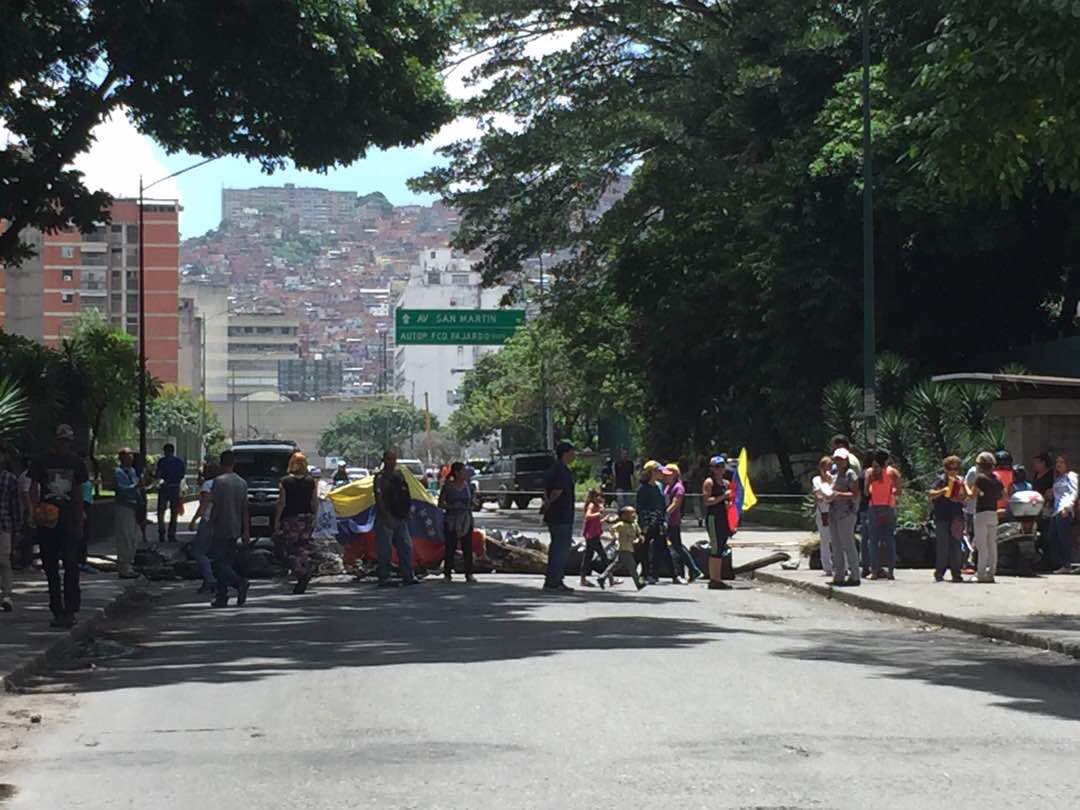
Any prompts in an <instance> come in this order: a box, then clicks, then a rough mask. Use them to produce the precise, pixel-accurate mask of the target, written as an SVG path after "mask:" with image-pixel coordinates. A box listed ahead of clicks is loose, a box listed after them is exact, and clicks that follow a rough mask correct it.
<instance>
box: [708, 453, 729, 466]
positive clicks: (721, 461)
mask: <svg viewBox="0 0 1080 810" xmlns="http://www.w3.org/2000/svg"><path fill="white" fill-rule="evenodd" d="M726 464H727V456H724V455H719V456H713V457H712V458H711V459H709V466H711V467H723V466H724V465H726Z"/></svg>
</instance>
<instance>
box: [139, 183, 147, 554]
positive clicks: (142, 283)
mask: <svg viewBox="0 0 1080 810" xmlns="http://www.w3.org/2000/svg"><path fill="white" fill-rule="evenodd" d="M145 230H146V229H145V227H144V226H143V179H142V175H141V174H140V175H139V464H140V465H141V469H140V470H139V474H140V475H145V474H146V261H145V259H144V258H143V254H144V252H145V251H144V250H143V248H144V246H145V244H146V236H145ZM144 500H145V499H144ZM142 517H143V521H142V522H143V524H144V525H145V522H146V506H145V505H144V506H143V515H142ZM144 532H145V530H144ZM144 536H145V535H144Z"/></svg>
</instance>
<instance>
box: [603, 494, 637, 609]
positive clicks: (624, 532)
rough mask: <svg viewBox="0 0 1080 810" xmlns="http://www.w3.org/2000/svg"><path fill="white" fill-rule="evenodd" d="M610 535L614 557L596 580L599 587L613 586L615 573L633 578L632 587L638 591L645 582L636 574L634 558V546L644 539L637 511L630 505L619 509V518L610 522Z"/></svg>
mask: <svg viewBox="0 0 1080 810" xmlns="http://www.w3.org/2000/svg"><path fill="white" fill-rule="evenodd" d="M611 536H612V538H613V539H614V540H615V547H616V549H617V551H616V553H615V559H614V560H612V561H611V563H610V564H609V565H608V566H607V568H605V569H604V571H603V573H601V574H600V578H599V579H598V580H597V582H598V583H599V585H600V587H601V588H603V587H604V582H605V581H606V582H607V584H608V585H610V586H614V585H615V584H617V583H616V581H615V574H617V573H618V574H621V575H622V576H627V577H630V578H631V579H633V580H634V587H636V588H637V589H638V590H639V591H640V590H641V589H642V588H644V587H645V582H644V581H642V579H641V577H639V576H638V571H637V560H635V559H634V546H637V545H640V544H641V543H643V542H644V541H645V535H643V534H642V533H641V527H640V526H639V525H638V521H637V512H636V510H635V509H634V507H632V506H624V507H623V508H622V509H620V510H619V519H618V520H617V521H615V522H614V523H613V524H611Z"/></svg>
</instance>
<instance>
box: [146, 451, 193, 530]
mask: <svg viewBox="0 0 1080 810" xmlns="http://www.w3.org/2000/svg"><path fill="white" fill-rule="evenodd" d="M161 452H162V456H161V458H159V459H158V462H157V466H156V467H155V468H154V478H155V479H156V480H157V493H158V496H157V497H158V500H157V531H158V542H159V543H164V542H165V540H166V534H165V510H166V509H168V511H169V533H168V541H169V542H170V543H175V542H176V521H177V520H179V519H180V513H181V512H182V511H183V504H182V503H181V502H180V489H181V487H182V486H183V484H184V475H185V474H186V473H187V464H185V463H184V460H183V459H182V458H180V457H179V456H177V455H176V447H174V446H173V445H172V444H166V445H165V446H164V447H162V448H161Z"/></svg>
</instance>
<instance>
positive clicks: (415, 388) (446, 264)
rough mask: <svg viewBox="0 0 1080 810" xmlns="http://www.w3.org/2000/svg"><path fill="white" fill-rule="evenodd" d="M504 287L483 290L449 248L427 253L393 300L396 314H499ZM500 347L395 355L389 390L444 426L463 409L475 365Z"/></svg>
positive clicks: (398, 351)
mask: <svg viewBox="0 0 1080 810" xmlns="http://www.w3.org/2000/svg"><path fill="white" fill-rule="evenodd" d="M507 292H508V288H507V287H490V288H487V289H485V288H484V287H483V285H482V283H481V278H480V274H479V273H477V272H475V271H474V270H473V269H472V262H470V261H469V260H468V259H466V258H464V257H461V256H455V255H454V253H453V251H451V250H450V249H449V248H438V249H435V250H425V251H423V252H422V253H421V254H420V264H419V265H418V266H416V267H414V268H413V269H412V272H411V274H410V277H409V282H408V284H407V285H406V286H405V288H404V289H403V290H402V291H401V296H400V297H399V298H398V299H397V302H396V304H395V310H397V309H443V310H450V309H462V310H498V309H500V308H501V304H502V300H503V298H504V297H505V295H506V293H507ZM498 348H499V347H498V346H453V345H449V346H416V345H399V346H396V348H395V349H394V360H393V363H394V371H393V375H394V377H393V381H392V383H391V387H392V388H394V389H395V390H396V391H397V393H398V394H399V395H402V396H404V397H405V398H406V399H412V398H413V397H415V398H416V402H417V403H423V401H424V400H423V397H424V395H425V394H427V395H428V403H429V407H430V409H431V412H432V413H433V414H435V415H436V416H438V417H439V419H440V420H441V421H442V422H445V421H446V419H447V418H448V417H449V416H450V414H451V413H453V412H454V411H455V410H456V409H457V406H458V405H460V404H461V393H460V389H461V384H462V383H463V382H464V380H465V376H464V375H465V373H466V372H467V371H469V370H471V369H472V368H474V367H475V366H476V361H477V360H479V359H480V358H481V357H483V356H484V355H485V354H488V353H490V352H493V351H498Z"/></svg>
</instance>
